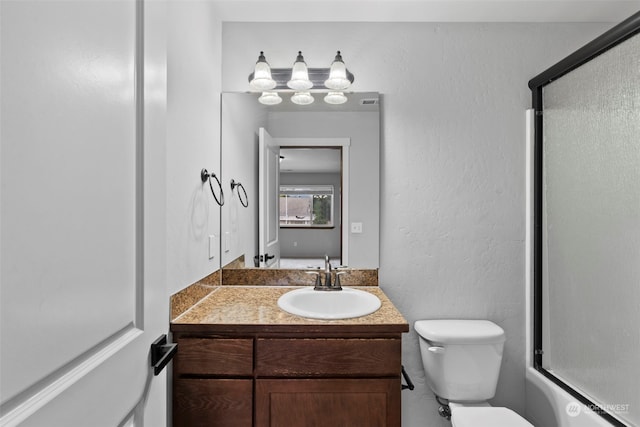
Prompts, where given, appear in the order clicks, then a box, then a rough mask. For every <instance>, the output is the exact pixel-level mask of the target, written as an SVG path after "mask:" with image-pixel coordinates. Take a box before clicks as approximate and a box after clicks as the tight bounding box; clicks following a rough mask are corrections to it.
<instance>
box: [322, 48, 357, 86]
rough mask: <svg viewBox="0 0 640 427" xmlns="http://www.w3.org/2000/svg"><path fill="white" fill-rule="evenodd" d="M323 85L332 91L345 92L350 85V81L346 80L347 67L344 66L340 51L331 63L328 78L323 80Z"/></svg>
mask: <svg viewBox="0 0 640 427" xmlns="http://www.w3.org/2000/svg"><path fill="white" fill-rule="evenodd" d="M324 85H325V86H326V87H327V88H329V89H333V90H345V89H346V88H348V87H349V86H350V85H351V81H349V79H348V78H347V67H346V66H345V65H344V61H343V60H342V55H340V51H338V53H337V54H336V57H335V59H334V60H333V62H332V63H331V69H330V70H329V78H328V79H327V80H325V82H324Z"/></svg>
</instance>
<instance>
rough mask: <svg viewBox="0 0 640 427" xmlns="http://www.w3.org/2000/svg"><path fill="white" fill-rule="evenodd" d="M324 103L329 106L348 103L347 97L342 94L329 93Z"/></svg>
mask: <svg viewBox="0 0 640 427" xmlns="http://www.w3.org/2000/svg"><path fill="white" fill-rule="evenodd" d="M324 102H326V103H327V104H334V105H338V104H344V103H345V102H347V97H346V96H345V95H344V93H342V92H329V93H328V94H327V96H325V97H324Z"/></svg>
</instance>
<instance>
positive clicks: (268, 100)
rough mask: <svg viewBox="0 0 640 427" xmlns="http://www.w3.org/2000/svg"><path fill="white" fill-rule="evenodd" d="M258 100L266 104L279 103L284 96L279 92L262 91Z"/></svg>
mask: <svg viewBox="0 0 640 427" xmlns="http://www.w3.org/2000/svg"><path fill="white" fill-rule="evenodd" d="M258 101H260V103H261V104H264V105H277V104H280V103H281V102H282V98H280V95H278V92H262V95H260V98H258Z"/></svg>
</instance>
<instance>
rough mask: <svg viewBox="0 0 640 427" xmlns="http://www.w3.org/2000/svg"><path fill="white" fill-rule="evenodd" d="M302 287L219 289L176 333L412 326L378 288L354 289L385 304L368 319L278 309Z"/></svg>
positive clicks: (178, 321) (177, 322)
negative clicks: (316, 316)
mask: <svg viewBox="0 0 640 427" xmlns="http://www.w3.org/2000/svg"><path fill="white" fill-rule="evenodd" d="M298 288H300V286H218V287H215V289H214V290H213V291H212V292H211V293H209V294H208V295H207V296H206V297H204V298H203V299H202V300H200V301H199V302H197V303H196V304H195V305H193V307H191V308H190V309H188V310H187V311H185V312H184V313H183V314H181V315H180V316H178V317H176V318H175V319H174V320H173V321H172V322H171V330H172V331H173V332H212V333H224V332H268V333H270V332H273V333H293V332H295V333H300V332H309V333H327V332H336V333H338V332H340V333H344V332H348V333H369V332H371V333H401V332H408V331H409V325H408V323H407V321H406V320H405V319H404V317H403V316H402V314H400V312H399V311H398V310H397V309H396V308H395V306H394V305H393V303H392V302H391V301H390V300H389V298H387V296H386V295H385V294H384V292H383V291H382V290H381V289H380V288H379V287H373V286H364V287H355V286H354V287H353V288H354V289H361V290H363V291H366V292H370V293H372V294H374V295H376V296H377V297H378V298H380V301H381V302H382V305H381V307H380V309H378V310H377V311H376V312H374V313H372V314H369V315H367V316H362V317H356V318H352V319H341V320H318V319H307V318H304V317H300V316H296V315H293V314H289V313H287V312H285V311H283V310H281V309H280V308H279V307H278V304H277V301H278V298H280V296H281V295H283V294H284V293H286V292H289V291H291V290H293V289H298Z"/></svg>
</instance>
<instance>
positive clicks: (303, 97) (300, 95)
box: [291, 92, 314, 105]
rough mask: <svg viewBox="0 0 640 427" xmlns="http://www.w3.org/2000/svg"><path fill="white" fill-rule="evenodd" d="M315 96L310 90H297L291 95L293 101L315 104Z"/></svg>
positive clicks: (301, 103) (299, 103) (295, 102)
mask: <svg viewBox="0 0 640 427" xmlns="http://www.w3.org/2000/svg"><path fill="white" fill-rule="evenodd" d="M313 101H314V99H313V96H311V94H310V93H309V92H296V93H294V94H293V96H292V97H291V102H293V103H294V104H298V105H309V104H313Z"/></svg>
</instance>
